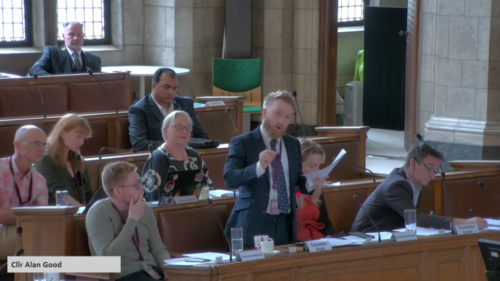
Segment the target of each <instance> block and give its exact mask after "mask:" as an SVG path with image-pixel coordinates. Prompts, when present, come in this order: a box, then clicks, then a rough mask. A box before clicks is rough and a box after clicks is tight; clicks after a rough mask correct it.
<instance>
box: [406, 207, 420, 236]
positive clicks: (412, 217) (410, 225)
mask: <svg viewBox="0 0 500 281" xmlns="http://www.w3.org/2000/svg"><path fill="white" fill-rule="evenodd" d="M405 227H406V230H407V231H413V233H415V234H416V233H417V210H415V209H410V210H405Z"/></svg>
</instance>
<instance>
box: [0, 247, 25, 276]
mask: <svg viewBox="0 0 500 281" xmlns="http://www.w3.org/2000/svg"><path fill="white" fill-rule="evenodd" d="M22 255H24V249H22V248H21V249H19V250H17V252H16V253H15V254H14V257H18V256H22ZM7 264H8V262H6V263H4V264H3V265H2V266H0V270H2V269H4V268H5V267H6V266H7ZM26 280H28V279H26Z"/></svg>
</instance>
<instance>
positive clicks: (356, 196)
mask: <svg viewBox="0 0 500 281" xmlns="http://www.w3.org/2000/svg"><path fill="white" fill-rule="evenodd" d="M352 199H354V201H356V202H358V204H359V206H361V209H363V211H365V214H366V216H367V217H368V218H369V219H370V221H371V222H372V225H373V226H374V227H375V229H376V230H377V233H378V242H379V243H382V240H381V239H380V230H378V227H377V225H376V224H375V222H374V221H373V220H372V217H371V216H370V214H368V212H367V211H366V210H365V208H364V207H363V204H361V202H359V197H358V195H356V194H354V195H353V196H352Z"/></svg>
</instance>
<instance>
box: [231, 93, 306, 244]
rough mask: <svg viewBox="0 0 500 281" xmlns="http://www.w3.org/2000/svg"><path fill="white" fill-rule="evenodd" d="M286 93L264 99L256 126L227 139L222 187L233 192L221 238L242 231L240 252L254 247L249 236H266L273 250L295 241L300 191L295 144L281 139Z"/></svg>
mask: <svg viewBox="0 0 500 281" xmlns="http://www.w3.org/2000/svg"><path fill="white" fill-rule="evenodd" d="M293 109H294V99H293V97H292V95H291V94H290V93H289V92H286V91H277V92H274V93H271V94H269V95H267V96H266V98H265V100H264V106H263V109H262V117H263V120H262V125H261V126H259V128H257V129H255V130H254V131H252V132H248V133H246V134H243V135H240V136H237V137H234V138H233V139H232V140H231V145H230V150H229V155H228V157H227V159H226V163H225V165H224V184H225V185H226V186H227V187H228V188H230V189H236V188H239V195H238V200H237V201H236V203H235V205H234V208H233V211H232V213H231V216H230V217H229V220H228V221H227V224H226V229H225V232H224V234H225V235H226V236H228V237H230V236H231V228H243V244H244V247H245V248H253V247H254V236H255V235H261V234H265V235H269V237H271V238H272V239H273V240H274V243H275V245H283V244H289V243H293V242H295V241H296V233H297V231H296V229H297V225H296V218H295V214H296V206H297V205H296V201H295V191H296V187H297V186H299V188H300V190H302V191H304V190H305V182H306V179H305V177H304V176H303V175H302V159H301V151H300V144H299V141H298V140H297V139H296V138H294V137H292V136H290V135H287V134H286V130H287V127H288V124H289V123H290V118H291V116H292V114H293Z"/></svg>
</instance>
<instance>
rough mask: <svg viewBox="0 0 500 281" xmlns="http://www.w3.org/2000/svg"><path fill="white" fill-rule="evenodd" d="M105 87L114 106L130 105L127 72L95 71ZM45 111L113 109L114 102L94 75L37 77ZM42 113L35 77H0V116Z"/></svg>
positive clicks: (51, 113) (97, 110) (130, 96)
mask: <svg viewBox="0 0 500 281" xmlns="http://www.w3.org/2000/svg"><path fill="white" fill-rule="evenodd" d="M95 77H96V78H97V79H98V80H99V81H100V82H101V84H102V86H103V87H104V88H105V89H106V91H107V92H108V93H109V94H110V95H111V96H112V97H113V98H114V99H115V101H116V104H117V107H118V110H128V108H129V107H130V106H131V105H132V82H131V81H132V80H131V77H130V74H129V73H124V72H121V73H96V74H95ZM38 83H39V84H40V91H41V93H42V96H43V99H44V101H45V108H46V113H47V115H62V114H65V113H67V112H75V113H89V112H103V111H115V105H114V103H113V101H112V100H111V99H110V98H109V97H108V95H107V94H106V93H105V92H104V91H103V89H102V88H101V86H99V84H98V83H97V82H96V81H95V79H94V78H93V77H92V76H90V75H88V74H74V75H53V76H43V77H39V78H38ZM25 116H43V106H42V102H41V100H40V96H39V92H38V87H37V85H36V83H35V79H34V78H32V77H25V78H5V79H1V80H0V118H13V117H25Z"/></svg>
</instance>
